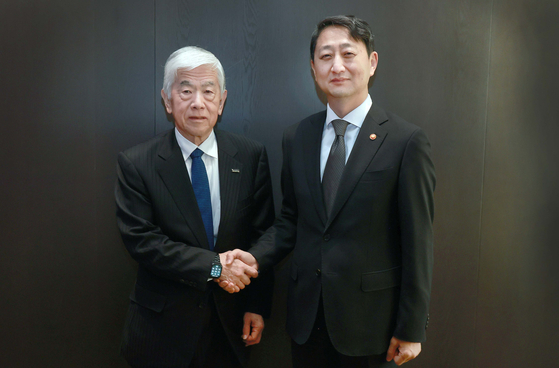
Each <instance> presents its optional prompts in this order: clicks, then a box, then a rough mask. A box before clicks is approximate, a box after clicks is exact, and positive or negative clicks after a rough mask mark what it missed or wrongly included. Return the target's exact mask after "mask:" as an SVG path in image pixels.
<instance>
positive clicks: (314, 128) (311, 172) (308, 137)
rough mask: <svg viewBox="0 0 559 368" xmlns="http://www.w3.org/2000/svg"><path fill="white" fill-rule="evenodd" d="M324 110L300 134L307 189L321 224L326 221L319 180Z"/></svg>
mask: <svg viewBox="0 0 559 368" xmlns="http://www.w3.org/2000/svg"><path fill="white" fill-rule="evenodd" d="M325 120H326V111H324V112H323V113H322V114H318V115H317V117H316V119H314V120H313V121H311V122H310V124H308V125H305V126H303V127H302V128H303V129H304V131H302V132H301V133H302V135H300V137H301V138H302V139H303V142H302V143H303V145H304V150H303V152H304V162H305V173H306V175H307V183H308V185H309V191H310V192H311V196H312V198H313V201H314V204H315V208H316V211H317V213H318V217H319V218H320V220H321V221H322V223H323V224H325V223H326V220H327V218H326V208H325V207H324V196H323V194H322V182H321V181H320V147H321V144H322V132H323V131H324V121H325Z"/></svg>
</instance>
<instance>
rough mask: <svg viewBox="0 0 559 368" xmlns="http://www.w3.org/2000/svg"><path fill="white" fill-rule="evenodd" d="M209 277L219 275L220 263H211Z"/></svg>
mask: <svg viewBox="0 0 559 368" xmlns="http://www.w3.org/2000/svg"><path fill="white" fill-rule="evenodd" d="M210 276H211V277H219V276H221V266H220V265H213V266H212V271H211V272H210Z"/></svg>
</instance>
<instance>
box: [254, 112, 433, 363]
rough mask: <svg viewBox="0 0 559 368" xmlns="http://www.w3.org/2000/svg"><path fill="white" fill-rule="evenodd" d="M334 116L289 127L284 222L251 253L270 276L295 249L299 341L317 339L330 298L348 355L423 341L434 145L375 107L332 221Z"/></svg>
mask: <svg viewBox="0 0 559 368" xmlns="http://www.w3.org/2000/svg"><path fill="white" fill-rule="evenodd" d="M325 119H326V113H325V112H321V113H318V114H315V115H312V116H310V117H308V118H307V119H305V120H303V121H301V122H300V123H299V124H296V125H294V126H292V127H290V128H288V129H287V130H286V132H285V134H284V140H283V169H282V191H283V196H284V197H283V205H282V210H281V215H280V217H279V218H278V219H277V220H276V223H275V225H274V227H273V228H271V229H270V231H268V232H267V233H266V234H265V236H264V237H263V238H262V239H261V241H260V242H259V245H258V246H257V247H255V248H252V250H250V252H251V253H252V254H253V255H254V256H255V257H256V259H257V260H258V262H259V264H260V268H261V269H266V268H268V267H271V265H273V264H275V263H276V262H278V260H280V259H281V258H283V257H284V256H286V255H287V254H288V253H289V252H290V251H292V250H293V257H292V264H291V278H290V280H289V289H288V316H287V330H288V333H289V334H290V335H291V337H292V338H293V339H294V340H295V341H296V342H297V343H299V344H302V343H304V342H305V341H307V339H308V337H309V335H310V333H311V330H312V326H313V323H314V320H315V316H316V312H317V308H318V304H319V298H320V295H321V293H322V297H323V302H324V314H325V318H326V325H327V329H328V332H329V334H330V337H331V340H332V343H333V345H334V347H335V348H336V349H337V350H338V351H339V352H341V353H343V354H346V355H351V356H365V355H372V354H381V353H383V352H386V350H387V348H388V345H389V342H390V339H391V337H392V336H396V337H397V338H400V339H402V340H405V341H417V342H419V341H423V340H424V338H425V328H426V324H427V320H428V307H429V296H430V290H431V270H432V263H433V254H432V253H433V233H432V220H433V190H434V187H435V173H434V168H433V164H432V162H431V158H430V144H429V141H428V140H427V137H426V135H425V133H424V132H423V131H422V130H421V129H419V128H418V127H417V126H415V125H412V124H409V123H407V122H405V121H404V120H402V119H401V118H399V117H397V116H395V115H392V114H389V113H386V112H385V111H384V110H382V109H381V108H380V107H378V106H377V105H376V104H373V106H372V107H371V110H370V111H369V113H368V115H367V117H366V118H365V121H364V122H363V126H362V127H361V130H360V133H359V135H358V137H357V140H356V142H355V145H354V147H353V150H352V152H351V155H350V157H349V159H348V161H347V164H346V168H345V170H344V173H343V176H342V179H341V184H340V188H339V190H338V193H337V197H336V199H335V202H334V205H333V209H332V214H331V216H330V218H327V215H326V210H325V207H324V202H323V194H322V185H321V181H320V145H321V139H322V130H323V126H324V121H325ZM372 134H375V135H376V137H373V136H372ZM373 138H374V139H373Z"/></svg>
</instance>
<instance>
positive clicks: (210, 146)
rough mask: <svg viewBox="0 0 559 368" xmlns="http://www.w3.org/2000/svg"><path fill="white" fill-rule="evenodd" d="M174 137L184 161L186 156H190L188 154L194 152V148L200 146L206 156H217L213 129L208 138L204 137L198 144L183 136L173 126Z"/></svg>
mask: <svg viewBox="0 0 559 368" xmlns="http://www.w3.org/2000/svg"><path fill="white" fill-rule="evenodd" d="M175 137H176V138H177V143H178V144H179V147H180V149H181V152H182V157H183V158H184V160H185V161H186V159H187V158H189V157H190V154H191V153H192V152H194V150H195V149H196V148H200V150H201V151H202V152H204V153H205V154H206V155H208V156H211V157H213V158H217V140H216V139H215V133H214V131H213V129H212V132H211V133H210V135H209V136H208V138H206V140H205V141H204V142H202V144H200V145H199V146H197V145H195V144H194V143H192V142H191V141H189V140H188V139H186V138H185V137H183V136H182V134H181V133H180V132H179V131H178V129H177V128H175Z"/></svg>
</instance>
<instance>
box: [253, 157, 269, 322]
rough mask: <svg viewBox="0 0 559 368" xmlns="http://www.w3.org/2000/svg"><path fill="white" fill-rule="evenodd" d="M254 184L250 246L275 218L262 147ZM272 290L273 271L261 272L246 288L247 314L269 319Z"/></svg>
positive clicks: (266, 159) (266, 160)
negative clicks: (253, 209)
mask: <svg viewBox="0 0 559 368" xmlns="http://www.w3.org/2000/svg"><path fill="white" fill-rule="evenodd" d="M254 180H255V183H254V208H255V209H256V210H255V214H254V216H253V218H252V223H251V224H250V226H251V246H254V245H255V244H256V242H257V241H258V239H259V238H260V237H261V236H262V235H263V234H264V233H265V232H266V230H267V229H268V228H269V227H270V226H272V224H273V222H274V217H275V211H274V200H273V193H272V179H271V176H270V166H269V164H268V155H267V153H266V149H265V148H264V147H262V150H261V151H260V157H259V160H258V167H257V170H256V175H255V179H254ZM273 289H274V270H273V269H267V270H261V272H260V274H259V275H258V277H257V278H256V279H253V280H252V281H251V283H250V285H249V286H248V287H247V290H246V292H247V293H248V294H249V297H248V301H247V312H251V313H256V314H260V315H261V316H263V317H269V316H270V312H271V308H272V296H273Z"/></svg>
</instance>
